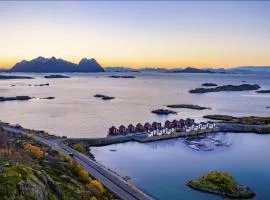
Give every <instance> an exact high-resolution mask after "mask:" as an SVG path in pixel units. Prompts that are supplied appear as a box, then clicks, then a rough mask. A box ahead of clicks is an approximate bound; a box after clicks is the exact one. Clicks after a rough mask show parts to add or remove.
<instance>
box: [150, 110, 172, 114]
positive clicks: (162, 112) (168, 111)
mask: <svg viewBox="0 0 270 200" xmlns="http://www.w3.org/2000/svg"><path fill="white" fill-rule="evenodd" d="M152 113H155V114H158V115H168V114H177V112H175V111H173V110H167V109H157V110H152Z"/></svg>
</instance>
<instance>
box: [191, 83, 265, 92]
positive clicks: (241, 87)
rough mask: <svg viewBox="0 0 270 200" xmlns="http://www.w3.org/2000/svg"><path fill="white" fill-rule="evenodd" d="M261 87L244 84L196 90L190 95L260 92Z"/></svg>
mask: <svg viewBox="0 0 270 200" xmlns="http://www.w3.org/2000/svg"><path fill="white" fill-rule="evenodd" d="M259 88H260V86H259V85H256V84H254V85H251V84H242V85H223V86H218V87H215V88H196V89H193V90H190V91H189V93H207V92H221V91H226V92H227V91H249V90H258V89H259Z"/></svg>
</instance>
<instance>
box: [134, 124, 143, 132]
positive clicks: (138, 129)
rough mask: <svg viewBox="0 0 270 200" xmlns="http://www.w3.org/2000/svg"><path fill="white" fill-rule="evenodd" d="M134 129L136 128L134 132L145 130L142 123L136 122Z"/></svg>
mask: <svg viewBox="0 0 270 200" xmlns="http://www.w3.org/2000/svg"><path fill="white" fill-rule="evenodd" d="M135 130H136V132H143V131H145V129H144V126H143V125H142V124H140V123H138V124H137V125H136V128H135Z"/></svg>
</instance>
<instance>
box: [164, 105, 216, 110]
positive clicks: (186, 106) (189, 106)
mask: <svg viewBox="0 0 270 200" xmlns="http://www.w3.org/2000/svg"><path fill="white" fill-rule="evenodd" d="M167 107H168V108H187V109H194V110H205V109H209V110H210V109H211V108H209V107H204V106H198V105H192V104H172V105H167Z"/></svg>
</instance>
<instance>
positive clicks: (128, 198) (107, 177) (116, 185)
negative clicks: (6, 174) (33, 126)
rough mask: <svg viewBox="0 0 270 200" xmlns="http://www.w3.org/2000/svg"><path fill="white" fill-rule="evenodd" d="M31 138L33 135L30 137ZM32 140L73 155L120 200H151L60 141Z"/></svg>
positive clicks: (40, 138) (151, 199) (14, 129)
mask: <svg viewBox="0 0 270 200" xmlns="http://www.w3.org/2000/svg"><path fill="white" fill-rule="evenodd" d="M1 126H2V128H3V129H4V130H6V131H10V132H13V133H20V134H23V135H26V136H30V134H29V133H27V132H25V131H23V130H20V129H17V128H14V127H11V126H4V125H1ZM31 136H33V135H31ZM34 138H35V139H36V140H37V141H39V142H42V143H44V144H46V145H48V146H50V147H52V148H53V149H55V150H57V151H59V152H60V153H62V154H64V155H69V154H70V153H72V154H73V159H75V160H76V161H77V162H78V163H79V164H80V165H81V166H82V167H84V169H85V170H87V171H88V172H89V174H91V176H93V177H94V178H96V179H98V180H99V181H101V182H102V183H103V185H104V186H105V187H106V188H108V189H109V190H110V191H112V192H113V193H115V194H116V195H117V196H118V197H119V198H120V199H123V200H153V198H152V197H150V196H148V195H147V194H145V193H143V192H142V191H141V190H139V189H138V188H136V187H135V186H133V185H132V184H130V183H128V182H127V181H125V180H123V179H122V177H120V176H119V175H117V174H115V173H114V172H112V171H110V170H109V169H107V168H106V167H104V166H103V165H101V164H99V163H98V162H96V161H94V160H91V159H90V158H89V157H87V156H86V155H84V154H81V153H79V152H77V151H75V150H73V149H71V148H70V147H67V146H66V145H64V144H63V143H62V142H63V140H61V139H56V140H47V139H45V138H42V137H39V136H36V135H35V136H34Z"/></svg>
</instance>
